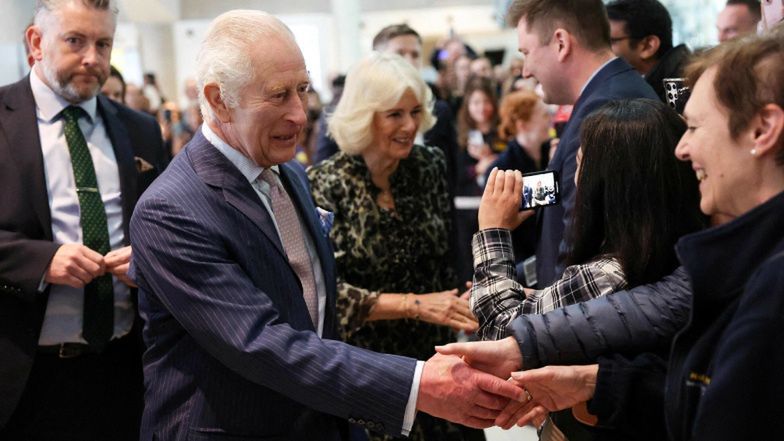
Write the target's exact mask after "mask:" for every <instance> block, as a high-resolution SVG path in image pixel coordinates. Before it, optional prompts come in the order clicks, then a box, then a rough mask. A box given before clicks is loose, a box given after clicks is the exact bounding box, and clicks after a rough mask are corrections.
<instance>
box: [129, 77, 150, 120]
mask: <svg viewBox="0 0 784 441" xmlns="http://www.w3.org/2000/svg"><path fill="white" fill-rule="evenodd" d="M125 105H126V106H128V107H130V108H131V109H133V110H135V111H137V112H142V113H146V114H148V115H149V114H150V100H149V99H147V97H146V96H144V93H143V92H142V89H141V88H140V87H139V86H137V85H136V84H133V83H126V84H125Z"/></svg>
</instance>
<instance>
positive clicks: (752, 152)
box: [749, 147, 757, 156]
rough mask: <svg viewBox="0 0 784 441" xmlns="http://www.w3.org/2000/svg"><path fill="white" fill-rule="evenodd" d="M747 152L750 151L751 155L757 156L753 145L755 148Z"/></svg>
mask: <svg viewBox="0 0 784 441" xmlns="http://www.w3.org/2000/svg"><path fill="white" fill-rule="evenodd" d="M749 153H751V156H757V148H756V147H755V148H753V149H751V151H750V152H749Z"/></svg>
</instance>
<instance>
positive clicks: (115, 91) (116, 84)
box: [101, 66, 125, 104]
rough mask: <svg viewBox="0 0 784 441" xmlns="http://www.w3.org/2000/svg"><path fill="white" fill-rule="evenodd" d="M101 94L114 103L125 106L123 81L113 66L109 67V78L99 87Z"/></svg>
mask: <svg viewBox="0 0 784 441" xmlns="http://www.w3.org/2000/svg"><path fill="white" fill-rule="evenodd" d="M101 93H102V94H104V95H105V96H106V97H107V98H109V99H110V100H113V101H114V102H116V103H120V104H125V80H124V79H123V76H122V74H121V73H120V71H119V70H117V68H116V67H114V66H109V76H108V77H106V82H105V83H103V86H101Z"/></svg>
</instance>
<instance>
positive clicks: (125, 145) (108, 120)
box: [98, 95, 139, 245]
mask: <svg viewBox="0 0 784 441" xmlns="http://www.w3.org/2000/svg"><path fill="white" fill-rule="evenodd" d="M98 111H99V112H100V113H101V117H102V118H103V121H104V126H105V127H106V134H107V135H109V140H110V141H111V142H112V149H113V150H114V157H115V158H116V159H117V171H118V172H119V174H120V191H121V194H122V207H123V233H124V236H125V237H124V239H123V243H124V244H125V245H128V244H129V242H128V241H129V238H130V236H129V234H128V226H129V225H130V223H131V214H133V207H134V206H135V205H136V199H137V198H138V197H139V195H138V194H137V186H136V167H135V165H134V159H133V154H134V152H133V146H132V145H131V138H130V136H129V135H128V131H127V130H126V128H125V125H124V124H123V123H122V121H120V119H119V118H118V117H117V109H116V108H115V107H114V105H112V104H111V103H110V102H109V100H108V98H106V97H104V96H103V95H98Z"/></svg>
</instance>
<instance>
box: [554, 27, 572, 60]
mask: <svg viewBox="0 0 784 441" xmlns="http://www.w3.org/2000/svg"><path fill="white" fill-rule="evenodd" d="M573 42H574V41H573V36H572V34H571V33H570V32H569V31H567V30H566V29H563V28H558V29H556V30H555V32H553V41H552V43H553V44H554V45H555V46H556V48H557V49H558V61H559V62H563V61H564V60H566V57H568V56H569V55H570V54H571V53H572V44H573Z"/></svg>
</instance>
